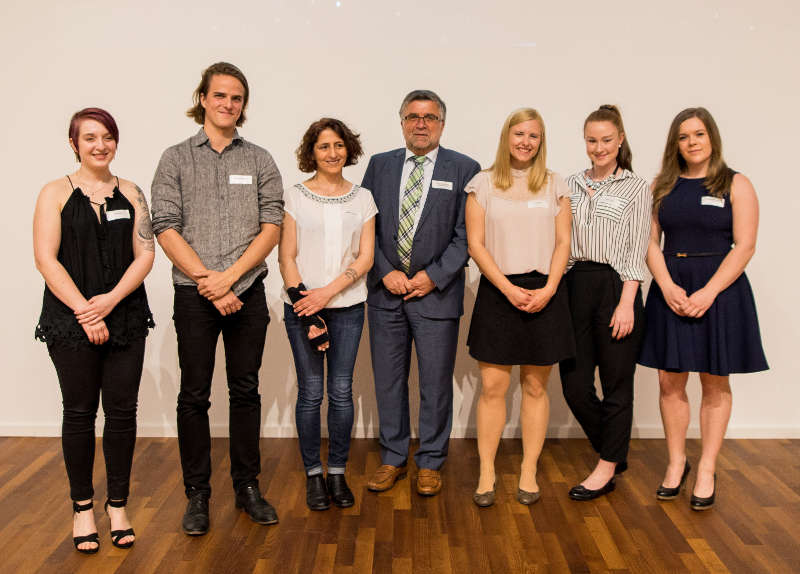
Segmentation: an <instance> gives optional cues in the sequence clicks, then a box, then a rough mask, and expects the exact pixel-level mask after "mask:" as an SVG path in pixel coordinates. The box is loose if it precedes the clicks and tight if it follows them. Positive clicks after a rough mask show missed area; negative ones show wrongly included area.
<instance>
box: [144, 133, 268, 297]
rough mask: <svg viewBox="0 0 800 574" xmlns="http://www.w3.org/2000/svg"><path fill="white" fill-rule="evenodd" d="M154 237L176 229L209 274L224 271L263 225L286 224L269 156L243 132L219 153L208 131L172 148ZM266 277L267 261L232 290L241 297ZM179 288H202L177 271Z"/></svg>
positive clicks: (163, 165)
mask: <svg viewBox="0 0 800 574" xmlns="http://www.w3.org/2000/svg"><path fill="white" fill-rule="evenodd" d="M151 193H152V206H153V207H152V210H153V232H154V233H155V234H156V235H158V234H160V233H162V232H164V231H166V230H167V229H174V230H175V231H177V232H178V233H180V234H181V236H182V237H183V239H184V240H185V241H186V242H187V243H188V244H189V245H190V246H191V247H192V249H194V251H195V252H196V253H197V255H198V256H199V257H200V260H201V261H202V262H203V264H204V265H205V266H206V268H207V269H212V270H214V271H224V270H225V269H227V268H228V267H230V266H231V265H233V263H234V262H235V261H236V260H237V259H239V257H241V256H242V254H243V253H244V252H245V250H246V249H247V247H248V246H249V245H250V243H251V242H252V241H253V239H254V238H255V237H256V235H258V234H259V232H260V231H261V224H262V223H273V224H275V225H280V224H281V222H282V221H283V183H282V182H281V174H280V173H279V172H278V168H277V166H276V165H275V162H274V161H273V159H272V156H271V155H270V154H269V152H268V151H267V150H265V149H263V148H261V147H258V146H257V145H255V144H252V143H250V142H249V141H246V140H244V139H243V138H242V137H241V136H239V133H238V132H236V134H235V135H234V136H233V141H232V142H231V144H230V145H229V146H228V147H226V148H225V149H224V150H222V153H217V152H216V151H214V150H213V149H212V148H211V144H210V142H209V141H208V136H207V135H206V133H205V131H203V128H200V131H198V132H197V133H196V134H195V135H194V136H192V137H190V138H189V139H187V140H185V141H183V142H181V143H179V144H177V145H174V146H172V147H170V148H168V149H167V150H166V151H165V152H164V154H163V155H162V156H161V161H160V162H159V164H158V169H156V174H155V176H154V177H153V185H152V187H151ZM266 272H267V263H266V261H263V262H261V263H259V264H258V265H257V266H256V267H254V268H253V269H251V270H250V271H248V272H247V273H245V274H244V275H242V277H241V278H240V279H239V280H238V281H237V282H236V283H234V285H233V288H232V290H233V292H234V293H235V294H236V295H240V294H241V293H242V292H244V291H245V290H246V289H247V288H248V287H250V286H251V285H252V284H253V282H254V281H255V280H256V278H257V277H258V276H260V275H264V274H266ZM172 281H173V283H175V285H196V284H197V283H196V282H195V281H194V280H193V279H191V278H190V277H188V276H187V275H185V274H184V273H183V272H182V271H181V270H180V269H178V268H177V267H175V266H173V268H172Z"/></svg>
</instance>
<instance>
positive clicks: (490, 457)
mask: <svg viewBox="0 0 800 574" xmlns="http://www.w3.org/2000/svg"><path fill="white" fill-rule="evenodd" d="M545 142H546V139H545V129H544V121H543V120H542V117H541V115H539V113H538V112H537V111H536V110H534V109H531V108H523V109H520V110H517V111H515V112H513V113H511V115H509V116H508V118H507V119H506V121H505V123H504V124H503V127H502V129H501V131H500V142H499V144H498V146H497V157H496V159H495V162H494V165H492V167H490V168H489V169H488V170H484V171H482V172H480V173H479V174H478V175H476V176H475V177H474V178H473V179H472V181H470V183H469V184H468V185H467V187H466V191H467V192H468V193H469V196H468V199H467V207H466V223H467V240H468V244H469V254H470V256H471V257H472V258H473V259H474V260H475V263H477V265H478V267H479V268H480V270H481V280H480V286H479V287H478V295H477V298H476V301H475V308H474V310H473V313H472V322H471V324H470V329H469V337H468V339H467V345H468V346H469V353H470V355H472V356H473V357H474V358H475V359H477V360H478V365H479V367H480V371H481V396H480V399H479V400H478V454H479V456H480V461H481V469H480V478H479V480H478V487H477V489H476V490H475V494H474V495H473V501H474V502H475V504H477V505H478V506H482V507H483V506H491V505H492V504H493V503H494V499H495V470H494V459H495V454H496V453H497V447H498V446H499V443H500V437H501V436H502V434H503V428H504V427H505V424H506V400H505V396H506V392H507V391H508V387H509V385H510V382H511V368H512V367H513V366H514V365H520V384H521V386H522V406H521V411H520V422H521V426H522V447H523V458H522V468H521V473H520V480H519V487H518V489H517V500H518V501H519V502H520V503H521V504H526V505H527V504H533V503H534V502H536V501H537V500H538V499H539V486H538V484H537V481H536V467H537V462H538V459H539V453H540V452H541V450H542V445H543V443H544V436H545V432H546V431H547V422H548V419H549V414H550V403H549V400H548V397H547V378H548V376H549V374H550V370H551V368H552V366H553V365H554V364H555V363H558V362H559V361H561V360H563V359H567V358H570V357H572V356H574V354H575V342H574V339H573V334H572V326H571V323H570V317H569V304H568V302H567V294H566V291H565V288H564V285H563V281H562V278H563V275H564V270H565V269H566V266H567V260H568V259H569V241H570V227H571V212H570V206H569V189H568V188H567V185H566V183H565V182H564V180H563V179H562V178H561V177H560V176H559V175H558V174H556V173H553V172H551V171H549V170H548V169H547V167H546V158H547V147H546V143H545Z"/></svg>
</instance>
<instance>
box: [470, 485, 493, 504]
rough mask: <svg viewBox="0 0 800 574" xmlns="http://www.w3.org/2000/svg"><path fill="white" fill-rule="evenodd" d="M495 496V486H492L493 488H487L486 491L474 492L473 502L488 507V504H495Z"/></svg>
mask: <svg viewBox="0 0 800 574" xmlns="http://www.w3.org/2000/svg"><path fill="white" fill-rule="evenodd" d="M494 496H495V489H494V488H492V490H487V491H486V492H474V493H473V494H472V502H474V503H475V504H476V506H480V507H481V508H486V507H487V506H491V505H492V504H494Z"/></svg>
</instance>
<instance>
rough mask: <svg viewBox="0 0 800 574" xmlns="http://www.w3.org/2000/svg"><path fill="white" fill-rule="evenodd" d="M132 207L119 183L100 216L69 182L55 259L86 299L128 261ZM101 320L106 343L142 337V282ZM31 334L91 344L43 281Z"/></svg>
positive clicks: (145, 309) (106, 286) (147, 324)
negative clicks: (42, 289) (40, 301)
mask: <svg viewBox="0 0 800 574" xmlns="http://www.w3.org/2000/svg"><path fill="white" fill-rule="evenodd" d="M70 184H72V182H70ZM134 213H135V212H134V209H133V206H132V205H131V203H130V202H129V201H128V200H127V198H126V197H125V196H124V195H123V194H122V193H121V192H120V190H119V184H117V187H115V188H114V195H113V196H112V197H109V198H108V199H107V200H106V203H105V205H103V206H102V207H101V208H100V219H99V220H98V218H97V215H96V214H95V211H94V209H93V208H92V205H91V203H90V201H89V198H88V197H87V196H86V195H84V194H83V192H82V191H81V190H80V188H74V187H73V190H72V195H70V197H69V199H67V202H66V203H65V204H64V208H63V209H62V210H61V243H60V245H59V248H58V261H59V263H61V265H63V266H64V269H66V270H67V273H69V276H70V278H72V281H73V282H74V283H75V286H76V287H77V288H78V290H79V291H80V292H81V294H82V295H83V296H84V297H85V298H86V299H91V298H92V297H93V296H95V295H99V294H100V293H107V292H108V291H110V290H111V289H113V288H114V286H115V285H116V284H117V283H118V282H119V280H120V279H121V278H122V275H123V274H124V273H125V271H126V270H127V269H128V266H129V265H130V264H131V262H132V261H133V223H134ZM104 321H105V323H106V327H108V333H109V339H108V343H109V344H111V345H113V346H125V345H127V344H129V343H130V342H132V341H135V340H137V339H143V338H144V337H146V336H147V333H148V330H149V329H152V328H153V327H154V326H155V323H154V322H153V315H152V313H151V312H150V307H149V305H148V304H147V293H146V292H145V289H144V283H142V284H141V285H139V286H138V287H137V288H136V289H134V290H133V292H131V293H130V294H129V295H128V296H127V297H125V298H124V299H123V300H122V301H120V302H119V303H118V304H117V306H116V307H114V309H113V310H112V311H111V313H109V314H108V315H107V316H106V318H105V319H104ZM35 336H36V338H37V339H39V340H41V341H44V342H45V343H47V344H48V345H50V344H52V343H56V342H59V343H61V344H67V345H70V346H73V347H80V346H91V343H90V342H89V339H88V337H87V336H86V333H85V332H84V330H83V327H81V325H80V324H79V323H78V321H77V320H76V319H75V314H74V313H73V312H72V309H70V308H69V307H68V306H67V305H65V304H64V303H62V302H61V300H60V299H58V297H56V296H55V295H54V294H53V292H52V291H50V288H49V287H47V285H45V288H44V297H43V298H42V313H41V315H40V317H39V323H38V325H37V326H36V335H35Z"/></svg>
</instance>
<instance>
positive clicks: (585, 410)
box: [559, 262, 644, 463]
mask: <svg viewBox="0 0 800 574" xmlns="http://www.w3.org/2000/svg"><path fill="white" fill-rule="evenodd" d="M566 280H567V290H568V292H569V304H570V311H571V313H572V328H573V329H574V331H575V351H576V353H575V359H573V360H568V361H564V362H562V363H561V364H560V365H559V370H560V372H561V385H562V390H563V392H564V398H565V399H566V401H567V404H568V405H569V408H570V409H571V410H572V414H574V415H575V418H576V419H578V422H579V423H580V425H581V427H582V428H583V431H584V432H585V433H586V436H587V437H588V438H589V441H590V442H591V443H592V446H593V447H594V450H595V451H597V453H598V454H599V455H600V458H602V459H603V460H607V461H609V462H617V463H619V462H625V461H626V459H627V456H628V443H629V442H630V439H631V424H632V422H633V375H634V372H635V370H636V359H637V358H638V357H639V349H640V347H641V343H642V338H643V336H644V306H643V305H642V291H641V289H639V290H638V291H637V292H636V299H635V301H634V305H633V313H634V323H633V332H632V333H630V334H629V335H628V336H627V337H625V338H624V339H621V340H617V339H614V338H612V337H611V332H612V330H611V328H610V327H609V326H608V324H609V323H610V322H611V316H612V315H613V314H614V309H615V308H616V307H617V304H618V303H619V298H620V295H621V293H622V280H621V279H620V277H619V275H618V274H617V273H616V271H614V270H613V268H611V266H609V265H603V264H600V263H593V262H581V263H578V264H576V266H575V267H574V268H573V269H572V270H570V272H569V273H567V276H566ZM596 367H599V374H600V385H601V387H602V389H603V400H600V399H599V398H598V396H597V393H596V391H595V386H594V371H595V368H596Z"/></svg>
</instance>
